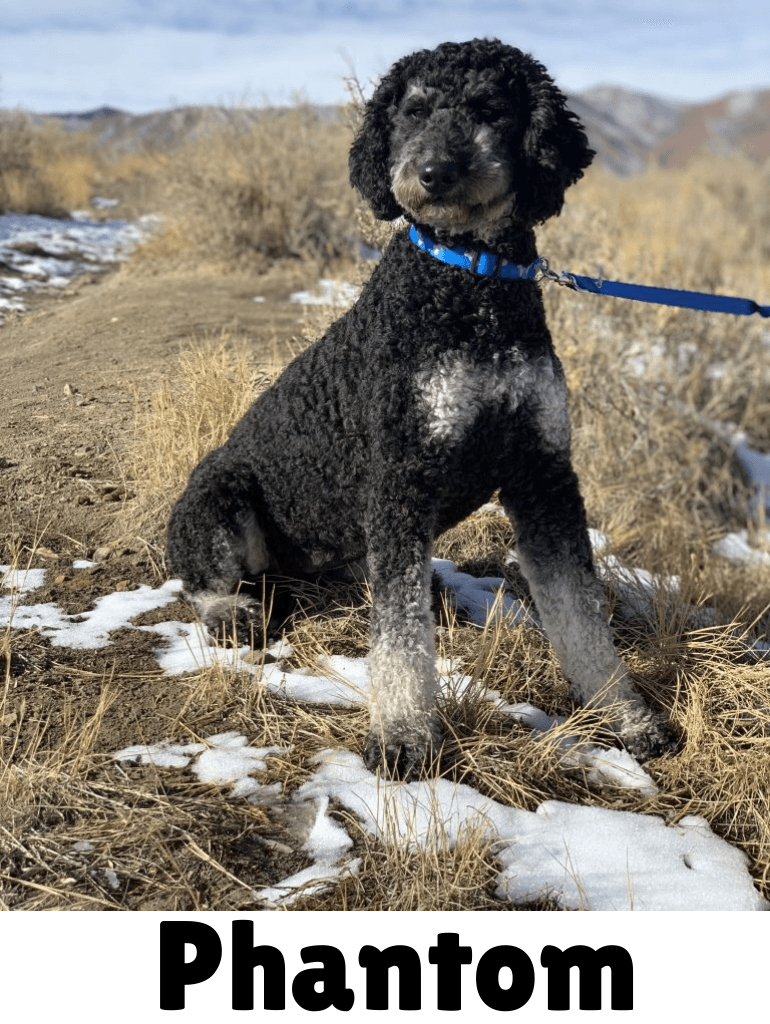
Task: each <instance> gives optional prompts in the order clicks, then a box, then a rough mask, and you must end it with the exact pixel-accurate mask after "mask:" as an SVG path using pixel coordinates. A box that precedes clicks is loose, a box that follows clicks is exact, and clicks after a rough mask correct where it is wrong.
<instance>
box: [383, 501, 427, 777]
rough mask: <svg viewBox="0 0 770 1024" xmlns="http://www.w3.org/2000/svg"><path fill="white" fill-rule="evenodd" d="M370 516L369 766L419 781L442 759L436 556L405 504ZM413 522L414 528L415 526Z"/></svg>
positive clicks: (389, 505) (394, 504) (389, 503)
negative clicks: (435, 612)
mask: <svg viewBox="0 0 770 1024" xmlns="http://www.w3.org/2000/svg"><path fill="white" fill-rule="evenodd" d="M378 506H379V507H378V508H377V509H376V511H375V512H374V513H370V516H369V519H370V522H369V528H368V531H367V533H368V551H367V562H368V570H369V582H370V586H371V588H372V598H373V606H372V618H371V628H370V652H369V675H370V681H371V687H372V696H371V723H370V731H369V735H368V736H367V739H366V745H365V751H364V760H365V762H366V765H367V767H368V768H370V769H371V770H372V771H374V770H375V769H377V768H382V767H384V768H385V770H386V772H387V773H388V774H389V775H392V776H398V777H400V778H402V779H408V778H410V777H413V776H414V775H416V774H418V773H419V771H420V769H421V767H422V766H423V764H424V763H425V762H426V761H429V760H430V759H431V757H432V755H433V754H434V753H435V752H436V750H437V748H438V744H439V742H440V739H441V727H440V725H439V721H438V716H437V714H436V708H435V699H436V685H437V680H436V650H435V637H434V623H433V613H432V610H431V571H432V570H431V559H430V556H431V550H432V542H431V538H430V536H428V535H425V534H422V533H416V531H415V524H414V518H415V517H414V516H412V517H409V516H407V514H406V513H405V510H404V505H403V504H401V503H399V502H396V501H393V500H385V499H383V500H381V501H380V502H379V503H378ZM410 518H411V519H412V522H411V523H410V522H409V519H410Z"/></svg>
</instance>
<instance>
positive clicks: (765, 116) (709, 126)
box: [569, 85, 770, 174]
mask: <svg viewBox="0 0 770 1024" xmlns="http://www.w3.org/2000/svg"><path fill="white" fill-rule="evenodd" d="M569 104H570V106H571V108H572V109H573V110H574V111H575V113H576V114H578V115H579V117H580V118H581V120H582V121H583V124H584V125H585V126H586V131H587V132H588V137H589V139H590V141H591V145H592V146H593V147H594V149H595V150H596V151H597V153H598V155H599V159H600V160H601V161H602V162H603V163H605V164H606V165H607V166H608V167H610V168H611V169H612V170H613V171H615V172H616V173H618V174H634V173H637V172H639V171H642V170H643V169H644V167H645V166H646V165H647V163H648V162H652V163H657V164H659V165H661V166H663V167H682V166H684V164H686V163H687V162H688V160H690V159H691V158H692V157H693V156H695V155H696V154H697V153H699V152H701V151H706V152H711V153H719V154H729V153H735V152H741V153H744V154H746V155H747V156H749V157H751V158H752V159H755V160H760V161H761V160H765V159H767V158H768V156H770V89H764V90H762V89H756V90H751V91H744V92H734V93H728V95H726V96H723V97H721V98H719V99H716V100H712V101H710V102H708V103H684V102H681V101H676V100H666V99H663V98H662V97H660V96H654V95H652V94H648V93H640V92H632V91H631V90H629V89H623V88H621V87H620V86H613V85H601V86H597V87H595V88H593V89H586V90H584V91H582V92H579V93H573V94H572V95H570V97H569Z"/></svg>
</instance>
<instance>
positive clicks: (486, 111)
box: [350, 39, 594, 237]
mask: <svg viewBox="0 0 770 1024" xmlns="http://www.w3.org/2000/svg"><path fill="white" fill-rule="evenodd" d="M593 155H594V153H593V150H591V149H589V148H588V142H587V139H586V135H585V132H584V131H583V128H582V126H581V124H580V122H579V121H578V119H577V117H576V116H575V115H574V114H573V113H572V112H571V111H569V110H567V108H566V106H565V98H564V96H563V95H562V93H561V92H560V91H559V90H558V89H557V88H556V86H555V85H554V83H553V81H552V79H551V78H550V77H549V76H548V74H547V72H546V70H545V68H544V67H543V66H542V65H541V64H539V63H538V62H537V61H536V60H534V59H533V58H532V57H530V56H528V55H527V54H525V53H522V52H521V50H517V49H514V47H512V46H505V45H504V44H503V43H501V42H499V41H498V40H495V39H474V40H473V41H471V42H467V43H442V44H441V46H438V47H436V49H435V50H420V51H419V52H417V53H414V54H411V55H410V56H408V57H404V58H402V59H401V60H399V61H398V62H397V63H396V64H394V65H393V67H392V68H391V69H390V71H388V73H387V74H386V75H385V77H384V78H383V79H382V80H381V81H380V83H379V85H378V86H377V88H376V90H375V92H374V95H373V96H372V98H371V100H370V101H369V102H368V103H367V104H366V108H365V111H364V118H363V123H362V125H361V128H360V130H359V132H358V135H357V136H356V139H355V141H354V143H353V146H352V149H351V151H350V180H351V182H352V184H353V185H354V187H355V188H357V189H358V191H359V192H360V193H361V194H362V195H363V197H364V198H365V199H366V200H367V201H368V202H369V204H370V205H371V207H372V210H373V211H374V214H375V216H376V217H378V218H379V219H380V220H393V219H394V218H396V217H398V216H400V215H401V214H406V215H407V216H409V217H411V218H412V219H414V220H415V221H417V222H418V223H420V224H426V225H430V226H432V227H436V228H442V229H444V230H447V231H449V232H451V233H456V234H467V233H473V234H479V235H481V236H482V237H489V236H493V235H494V234H496V233H497V232H498V231H504V230H505V226H506V225H508V224H512V223H518V224H524V225H531V224H537V223H541V222H542V221H544V220H546V219H547V218H548V217H552V216H553V215H554V214H557V213H558V212H559V211H560V210H561V208H562V205H563V202H564V192H565V190H566V189H567V188H568V186H569V185H571V184H573V183H574V182H575V181H577V180H578V179H579V178H581V177H582V175H583V168H585V167H587V166H588V164H589V163H590V162H591V159H592V157H593Z"/></svg>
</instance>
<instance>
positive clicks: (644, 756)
mask: <svg viewBox="0 0 770 1024" xmlns="http://www.w3.org/2000/svg"><path fill="white" fill-rule="evenodd" d="M611 724H612V728H613V730H614V732H615V733H616V735H617V737H618V739H619V740H620V741H621V743H622V744H623V746H624V747H625V748H626V750H627V751H628V752H629V754H631V755H632V756H633V757H635V758H636V759H637V761H651V760H652V759H653V758H656V757H662V755H663V754H667V753H672V752H674V751H675V750H676V749H677V746H678V744H677V741H676V737H675V736H674V734H673V732H672V731H671V728H670V727H669V725H668V724H667V723H666V722H665V721H664V720H663V718H662V717H661V716H660V715H659V714H658V712H656V711H653V710H652V709H651V708H649V707H647V705H646V704H642V703H641V702H640V703H639V704H636V703H634V704H628V705H626V706H624V707H623V709H622V710H621V712H620V714H619V715H618V716H617V718H616V719H615V720H614V721H613V722H612V723H611Z"/></svg>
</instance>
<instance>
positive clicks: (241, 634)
mask: <svg viewBox="0 0 770 1024" xmlns="http://www.w3.org/2000/svg"><path fill="white" fill-rule="evenodd" d="M192 601H193V604H194V606H195V608H196V610H197V612H198V614H199V615H200V618H201V621H202V622H203V624H204V626H205V627H206V629H207V630H208V631H209V633H210V634H211V635H212V636H213V637H214V638H215V639H216V640H223V641H225V642H230V643H233V644H234V645H236V646H241V645H243V644H249V645H250V646H252V647H253V646H261V645H262V643H263V640H264V626H265V623H264V618H263V614H262V603H261V602H260V601H257V600H256V599H255V598H252V597H249V596H248V595H247V594H243V593H240V594H229V595H227V596H226V597H222V596H219V595H209V594H196V595H195V596H194V597H193V599H192Z"/></svg>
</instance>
